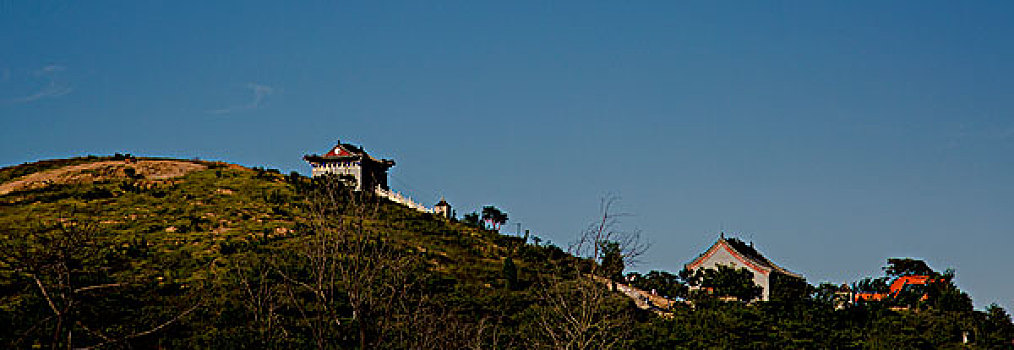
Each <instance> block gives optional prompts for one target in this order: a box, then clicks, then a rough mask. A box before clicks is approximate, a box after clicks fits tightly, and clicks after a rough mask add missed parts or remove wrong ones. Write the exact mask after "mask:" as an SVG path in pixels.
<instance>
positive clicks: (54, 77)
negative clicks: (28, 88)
mask: <svg viewBox="0 0 1014 350" xmlns="http://www.w3.org/2000/svg"><path fill="white" fill-rule="evenodd" d="M65 70H67V67H66V66H61V65H57V64H51V65H48V66H45V67H42V68H41V69H39V70H36V71H34V72H32V75H34V76H35V77H36V78H37V79H42V80H44V81H45V82H46V84H45V85H44V86H43V87H42V88H41V89H39V90H37V91H35V93H32V94H30V95H27V96H22V97H16V98H12V99H8V100H7V102H10V103H28V102H33V101H38V100H41V99H46V98H55V97H60V96H63V95H66V94H69V93H71V92H73V91H74V88H72V87H70V86H69V85H67V83H66V82H65V81H63V80H62V79H60V77H59V75H60V72H63V71H65ZM3 79H4V81H6V80H7V79H10V70H6V69H5V70H4V73H3Z"/></svg>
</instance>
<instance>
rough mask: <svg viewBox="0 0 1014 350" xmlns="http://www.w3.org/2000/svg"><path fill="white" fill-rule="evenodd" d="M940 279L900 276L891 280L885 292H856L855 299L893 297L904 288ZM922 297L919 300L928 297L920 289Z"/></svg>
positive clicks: (871, 299)
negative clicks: (888, 289) (888, 288)
mask: <svg viewBox="0 0 1014 350" xmlns="http://www.w3.org/2000/svg"><path fill="white" fill-rule="evenodd" d="M942 281H943V280H941V279H933V278H931V277H930V276H916V275H913V276H901V277H898V279H896V280H894V282H891V287H890V291H889V292H887V293H856V299H855V301H857V302H858V301H859V300H868V301H880V300H884V299H889V298H895V297H897V296H898V294H900V293H901V292H902V291H903V290H905V289H912V288H913V287H916V286H925V285H928V284H931V283H935V282H942ZM921 292H922V293H923V294H922V297H920V298H919V300H926V299H928V298H929V294H926V293H925V291H921Z"/></svg>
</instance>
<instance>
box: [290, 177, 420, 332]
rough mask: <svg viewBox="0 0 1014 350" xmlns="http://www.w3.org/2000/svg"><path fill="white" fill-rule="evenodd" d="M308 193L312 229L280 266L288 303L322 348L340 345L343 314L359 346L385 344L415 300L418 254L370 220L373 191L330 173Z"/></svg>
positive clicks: (373, 212) (374, 213) (373, 210)
mask: <svg viewBox="0 0 1014 350" xmlns="http://www.w3.org/2000/svg"><path fill="white" fill-rule="evenodd" d="M308 197H309V198H308V211H309V214H310V218H309V232H308V235H307V236H306V237H305V238H304V239H303V246H302V247H300V249H299V250H298V254H297V255H296V256H295V257H294V258H295V262H294V263H292V264H291V265H292V266H290V267H289V268H283V267H281V266H280V267H279V268H277V269H276V272H277V273H278V274H279V275H281V276H282V277H283V279H284V280H285V281H286V282H287V283H286V284H285V287H286V289H287V294H288V295H289V296H290V298H289V302H290V303H292V304H293V305H295V308H296V310H297V311H298V314H299V316H300V318H301V319H302V323H303V326H304V327H306V328H307V329H309V330H310V332H311V335H312V339H313V341H314V342H315V345H316V347H317V348H332V347H335V346H336V344H334V342H335V341H336V337H334V334H338V333H341V332H340V328H339V327H340V325H341V322H340V321H341V320H342V319H345V320H348V321H350V322H351V323H352V324H354V325H355V331H356V333H357V340H358V345H359V348H361V349H367V348H374V347H379V346H383V345H385V344H386V343H385V341H386V340H387V339H386V337H388V336H390V335H392V333H393V331H392V329H393V328H394V327H395V325H396V323H397V322H396V321H399V320H401V319H403V318H404V317H405V316H406V312H407V311H406V310H407V308H408V307H409V306H408V303H409V302H411V301H412V300H413V298H411V297H410V292H411V290H412V289H413V287H414V286H415V279H414V278H413V275H414V274H415V273H416V272H418V271H416V269H417V267H418V265H417V264H416V261H414V260H413V259H412V258H411V257H410V256H407V255H405V254H403V253H402V252H401V251H399V250H397V249H395V247H393V246H392V245H391V244H390V243H389V242H388V241H387V240H386V239H385V237H384V236H383V235H382V234H381V233H379V232H375V231H372V230H370V229H368V228H367V227H366V223H367V222H368V221H369V220H375V219H376V217H377V215H378V210H379V203H377V202H375V201H373V200H374V198H372V197H370V196H369V195H368V194H366V193H358V192H353V191H351V190H350V187H349V186H346V185H345V184H343V183H342V180H341V179H328V180H325V181H321V182H320V183H318V184H317V186H315V187H314V189H313V190H312V191H311V192H310V193H308ZM286 258H288V257H280V258H279V259H286Z"/></svg>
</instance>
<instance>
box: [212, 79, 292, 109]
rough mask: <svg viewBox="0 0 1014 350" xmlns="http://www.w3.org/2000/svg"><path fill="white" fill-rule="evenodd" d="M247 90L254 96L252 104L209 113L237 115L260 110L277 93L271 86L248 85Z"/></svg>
mask: <svg viewBox="0 0 1014 350" xmlns="http://www.w3.org/2000/svg"><path fill="white" fill-rule="evenodd" d="M246 88H247V89H250V91H251V93H252V94H253V96H252V99H251V101H250V103H247V104H242V105H235V106H229V107H225V108H219V109H213V110H210V111H208V113H211V114H229V113H235V112H242V111H248V110H254V109H258V108H261V106H262V105H263V104H264V101H265V100H266V99H267V97H268V96H271V95H272V94H274V93H275V91H276V90H275V88H273V87H270V86H267V85H261V84H257V83H249V84H246Z"/></svg>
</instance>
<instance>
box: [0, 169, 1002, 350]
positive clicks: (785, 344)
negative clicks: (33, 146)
mask: <svg viewBox="0 0 1014 350" xmlns="http://www.w3.org/2000/svg"><path fill="white" fill-rule="evenodd" d="M595 246H596V247H597V246H598V245H595ZM596 249H597V248H596ZM597 266H598V265H597V264H596V262H595V261H592V260H591V259H587V258H582V257H577V256H574V255H571V254H569V253H567V252H565V251H564V250H562V249H560V248H558V247H556V246H553V245H547V244H531V243H528V242H524V240H523V239H520V238H517V237H510V236H504V235H501V234H499V233H497V232H494V231H491V230H487V229H485V228H482V227H481V225H476V224H475V223H465V222H458V221H456V220H446V219H442V218H438V217H435V216H433V215H430V214H426V213H420V212H417V211H414V210H410V209H407V208H405V207H403V206H400V205H397V204H394V203H391V202H387V201H385V200H382V199H378V198H375V197H373V196H369V195H366V194H362V193H356V192H352V191H349V190H348V189H346V188H344V187H343V186H342V185H341V183H340V182H336V181H334V180H332V179H309V178H306V177H303V176H299V175H298V174H295V173H293V174H288V175H283V174H280V173H279V172H278V171H274V170H266V169H261V168H247V167H242V166H238V165H231V164H226V163H221V162H207V161H198V160H174V159H158V158H137V157H132V156H130V155H116V156H113V157H81V158H73V159H64V160H50V161H42V162H37V163H31V164H23V165H19V166H14V167H8V168H4V169H0V344H2V345H3V346H4V347H9V348H26V347H50V346H52V347H80V348H124V347H132V348H156V347H164V348H223V349H229V348H493V347H495V348H524V349H528V348H583V349H585V348H587V349H590V348H609V347H613V348H673V347H677V348H683V347H686V348H703V347H718V348H737V347H742V348H862V347H873V348H899V347H919V348H922V347H943V346H951V345H958V344H960V343H961V342H962V341H963V340H965V339H968V338H969V337H971V343H972V345H974V346H981V347H984V348H985V347H995V346H1004V345H1002V344H1005V343H1004V341H1006V339H1010V335H1011V334H1010V332H1011V329H1012V327H1011V326H1010V320H1009V317H1008V316H1007V315H1006V313H1005V312H1004V311H1003V310H1002V309H999V310H997V309H992V310H990V311H989V312H987V313H984V312H980V311H972V310H970V308H969V309H967V310H964V309H961V310H957V309H955V310H951V309H946V308H930V309H924V310H922V311H905V310H901V311H899V310H892V309H890V308H889V307H888V306H887V305H881V304H877V303H869V304H862V305H855V306H849V307H846V308H843V309H836V308H835V307H834V305H833V301H830V300H823V299H821V296H822V295H824V296H826V294H820V293H818V291H816V290H814V287H812V286H807V288H810V289H806V290H803V291H802V292H800V293H797V294H795V295H792V296H784V297H782V298H781V299H779V300H776V301H773V302H769V303H761V304H746V303H736V302H731V303H730V302H721V301H718V300H717V299H714V298H708V297H706V296H704V297H700V298H699V299H694V301H695V305H694V307H688V306H685V305H684V304H682V303H677V304H674V306H673V307H672V308H671V309H669V310H665V312H664V313H665V314H666V315H667V316H665V317H660V316H658V315H656V314H655V313H652V312H646V311H642V310H640V309H638V308H637V307H636V306H635V303H634V302H633V301H632V300H630V299H628V298H626V297H624V296H623V294H621V293H618V292H611V291H609V290H607V289H606V287H605V286H604V285H603V284H601V283H598V282H595V279H592V278H587V277H586V276H588V275H589V274H592V273H596V271H598V267H597ZM620 268H621V269H622V263H621V266H620ZM611 274H612V273H611ZM653 288H654V287H653ZM687 297H690V296H689V295H687ZM694 298H698V297H694ZM1008 344H1009V343H1008Z"/></svg>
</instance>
